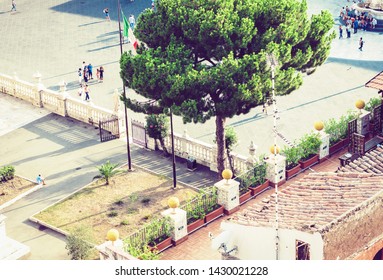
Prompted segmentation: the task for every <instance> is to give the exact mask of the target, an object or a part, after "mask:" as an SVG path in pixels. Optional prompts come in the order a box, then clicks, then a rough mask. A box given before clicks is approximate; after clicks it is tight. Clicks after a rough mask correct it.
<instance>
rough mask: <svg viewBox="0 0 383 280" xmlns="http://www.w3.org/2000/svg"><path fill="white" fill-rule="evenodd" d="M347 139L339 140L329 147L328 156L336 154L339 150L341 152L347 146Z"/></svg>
mask: <svg viewBox="0 0 383 280" xmlns="http://www.w3.org/2000/svg"><path fill="white" fill-rule="evenodd" d="M348 142H349V140H348V138H346V139H342V140H339V141H338V142H336V143H335V144H333V145H332V146H330V149H329V150H330V156H332V155H333V154H335V153H336V152H339V151H340V150H342V149H343V148H344V147H345V146H347V145H348Z"/></svg>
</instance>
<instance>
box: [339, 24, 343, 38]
mask: <svg viewBox="0 0 383 280" xmlns="http://www.w3.org/2000/svg"><path fill="white" fill-rule="evenodd" d="M340 38H343V28H342V25H341V24H340V25H339V39H340Z"/></svg>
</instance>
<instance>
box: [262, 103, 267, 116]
mask: <svg viewBox="0 0 383 280" xmlns="http://www.w3.org/2000/svg"><path fill="white" fill-rule="evenodd" d="M262 113H264V114H265V115H266V116H267V107H266V104H265V103H263V106H262Z"/></svg>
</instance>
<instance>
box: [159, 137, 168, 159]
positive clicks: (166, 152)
mask: <svg viewBox="0 0 383 280" xmlns="http://www.w3.org/2000/svg"><path fill="white" fill-rule="evenodd" d="M158 140H159V141H160V144H161V147H162V151H163V153H164V156H165V157H168V156H169V153H168V150H167V149H166V147H165V142H164V139H163V138H159V139H158Z"/></svg>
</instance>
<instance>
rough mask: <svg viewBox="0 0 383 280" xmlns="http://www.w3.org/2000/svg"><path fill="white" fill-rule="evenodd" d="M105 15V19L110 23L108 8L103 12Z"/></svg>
mask: <svg viewBox="0 0 383 280" xmlns="http://www.w3.org/2000/svg"><path fill="white" fill-rule="evenodd" d="M102 12H103V13H104V15H105V19H106V20H107V21H110V17H109V9H108V8H105V9H104V10H103V11H102Z"/></svg>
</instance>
